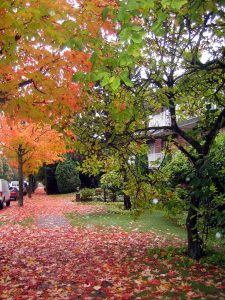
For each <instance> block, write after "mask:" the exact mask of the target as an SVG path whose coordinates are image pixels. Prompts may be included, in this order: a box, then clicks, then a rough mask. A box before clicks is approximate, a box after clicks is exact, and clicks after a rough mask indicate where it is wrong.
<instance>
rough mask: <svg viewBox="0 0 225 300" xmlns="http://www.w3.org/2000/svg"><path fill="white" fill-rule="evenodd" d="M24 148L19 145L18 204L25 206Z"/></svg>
mask: <svg viewBox="0 0 225 300" xmlns="http://www.w3.org/2000/svg"><path fill="white" fill-rule="evenodd" d="M22 151H23V149H22V146H21V145H19V147H18V152H17V156H18V176H19V199H18V206H20V207H21V206H23V153H22Z"/></svg>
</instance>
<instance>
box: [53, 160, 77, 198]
mask: <svg viewBox="0 0 225 300" xmlns="http://www.w3.org/2000/svg"><path fill="white" fill-rule="evenodd" d="M55 175H56V180H57V186H58V189H59V192H60V193H71V192H75V191H76V190H77V188H78V189H79V187H80V178H79V171H78V170H77V164H76V163H75V162H74V161H73V160H72V159H70V158H67V159H66V160H65V161H63V162H60V163H59V164H58V165H57V168H56V172H55Z"/></svg>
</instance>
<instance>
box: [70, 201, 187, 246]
mask: <svg viewBox="0 0 225 300" xmlns="http://www.w3.org/2000/svg"><path fill="white" fill-rule="evenodd" d="M97 204H98V205H99V202H98V203H97ZM101 205H104V206H105V207H106V208H107V212H106V213H101V214H89V215H88V216H81V215H78V214H74V213H70V214H67V218H68V219H69V221H70V222H71V224H72V225H74V226H90V225H95V226H101V227H109V226H120V227H122V228H123V229H124V230H126V231H132V230H134V231H140V232H148V231H153V232H156V233H157V234H159V235H163V236H168V237H169V238H170V237H171V235H173V236H178V237H179V238H181V239H183V240H185V238H186V234H185V230H184V229H182V228H180V227H178V226H177V225H176V224H174V223H173V222H171V221H170V220H168V219H167V218H166V217H165V212H163V211H153V212H149V211H146V212H145V213H143V214H141V215H140V216H139V217H138V218H134V217H133V215H132V214H131V213H130V211H126V210H124V209H123V207H122V205H121V203H112V202H109V203H102V204H101Z"/></svg>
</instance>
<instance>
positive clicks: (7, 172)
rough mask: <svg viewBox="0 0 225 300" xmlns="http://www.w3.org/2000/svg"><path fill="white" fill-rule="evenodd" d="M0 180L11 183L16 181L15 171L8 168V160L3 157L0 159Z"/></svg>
mask: <svg viewBox="0 0 225 300" xmlns="http://www.w3.org/2000/svg"><path fill="white" fill-rule="evenodd" d="M0 178H3V179H6V180H8V181H11V180H13V179H17V174H16V171H15V170H14V169H13V168H11V167H10V165H9V163H8V160H7V159H6V158H5V157H4V156H1V157H0Z"/></svg>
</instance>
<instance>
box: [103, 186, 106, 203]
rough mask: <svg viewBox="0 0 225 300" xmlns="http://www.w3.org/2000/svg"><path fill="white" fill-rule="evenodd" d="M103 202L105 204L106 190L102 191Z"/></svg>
mask: <svg viewBox="0 0 225 300" xmlns="http://www.w3.org/2000/svg"><path fill="white" fill-rule="evenodd" d="M103 197H104V202H106V189H103Z"/></svg>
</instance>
